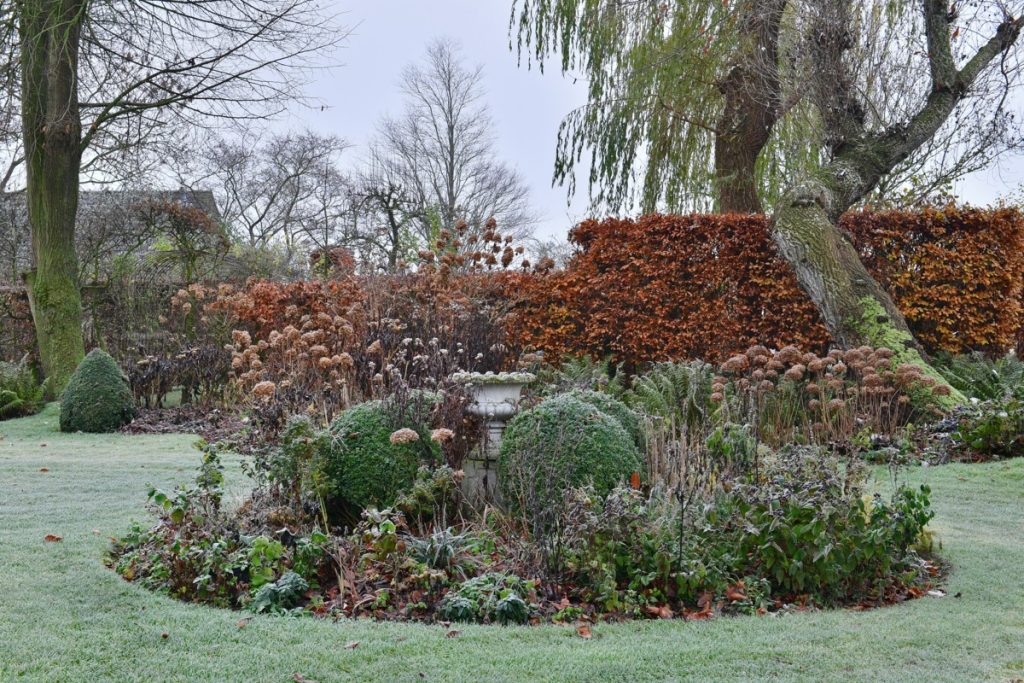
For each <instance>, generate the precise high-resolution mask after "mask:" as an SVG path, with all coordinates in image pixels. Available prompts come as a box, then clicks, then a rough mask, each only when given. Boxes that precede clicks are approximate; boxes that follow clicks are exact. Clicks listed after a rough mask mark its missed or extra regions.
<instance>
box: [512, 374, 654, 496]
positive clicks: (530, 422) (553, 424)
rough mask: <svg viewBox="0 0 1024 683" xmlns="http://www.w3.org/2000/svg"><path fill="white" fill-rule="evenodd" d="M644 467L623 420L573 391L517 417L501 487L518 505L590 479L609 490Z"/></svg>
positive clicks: (600, 490) (602, 489)
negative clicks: (575, 395) (601, 409)
mask: <svg viewBox="0 0 1024 683" xmlns="http://www.w3.org/2000/svg"><path fill="white" fill-rule="evenodd" d="M640 470H641V464H640V453H639V451H638V450H637V447H636V444H635V443H633V439H632V438H631V437H630V435H629V432H627V431H626V429H625V428H624V427H623V426H622V425H621V424H620V423H619V421H618V420H616V419H615V418H613V417H610V416H609V415H607V414H605V413H604V412H602V411H600V410H598V409H597V408H595V407H594V406H593V405H591V404H590V403H586V402H584V401H581V400H580V399H578V398H576V397H574V396H572V395H569V394H562V395H560V396H555V397H554V398H549V399H547V400H546V401H543V402H542V403H540V404H538V405H537V406H536V407H534V408H531V409H530V410H525V411H523V412H521V413H519V414H518V415H516V416H515V417H514V418H512V419H511V420H510V421H509V423H508V427H507V428H506V430H505V435H504V436H503V437H502V441H501V450H500V452H499V454H498V479H499V481H500V482H501V491H502V494H503V495H504V497H505V500H506V502H507V503H508V504H509V505H511V506H512V507H514V508H522V507H523V506H524V505H528V506H530V507H531V508H532V507H534V505H537V504H540V505H543V504H546V503H549V502H550V503H553V502H555V501H557V500H560V499H561V497H562V494H563V492H564V491H565V490H566V489H567V488H571V487H574V486H582V485H585V484H592V485H593V486H594V489H595V491H596V492H597V493H598V494H599V495H604V494H606V493H608V492H609V491H610V490H611V489H612V488H614V487H615V485H616V484H618V483H620V482H623V481H626V480H628V479H629V477H630V475H631V474H632V473H633V472H639V471H640Z"/></svg>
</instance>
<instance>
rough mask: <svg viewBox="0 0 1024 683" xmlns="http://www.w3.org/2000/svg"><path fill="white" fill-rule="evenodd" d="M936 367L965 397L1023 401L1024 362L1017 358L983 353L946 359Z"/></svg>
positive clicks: (940, 360)
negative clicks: (994, 357) (989, 356)
mask: <svg viewBox="0 0 1024 683" xmlns="http://www.w3.org/2000/svg"><path fill="white" fill-rule="evenodd" d="M935 367H936V368H937V369H938V370H939V372H941V373H942V375H943V377H945V378H946V381H948V382H949V383H950V384H951V385H953V386H954V387H956V388H957V389H959V390H960V391H961V392H962V393H963V394H964V395H965V396H968V397H970V398H975V399H978V400H979V401H1000V400H1004V399H1009V398H1015V399H1017V400H1020V401H1024V362H1021V360H1020V359H1019V358H1017V357H1016V356H1004V357H1003V358H998V359H995V360H993V359H991V358H988V357H987V356H985V355H983V354H980V353H973V354H969V355H965V356H945V357H942V358H940V359H939V362H937V363H936V364H935Z"/></svg>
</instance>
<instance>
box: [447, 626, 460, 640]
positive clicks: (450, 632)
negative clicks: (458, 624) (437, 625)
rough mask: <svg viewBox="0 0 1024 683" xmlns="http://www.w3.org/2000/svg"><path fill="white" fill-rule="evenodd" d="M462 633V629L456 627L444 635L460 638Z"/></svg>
mask: <svg viewBox="0 0 1024 683" xmlns="http://www.w3.org/2000/svg"><path fill="white" fill-rule="evenodd" d="M461 633H462V631H459V630H458V629H454V628H453V629H451V630H449V631H448V633H445V634H444V637H445V638H458V637H459V635H460V634H461Z"/></svg>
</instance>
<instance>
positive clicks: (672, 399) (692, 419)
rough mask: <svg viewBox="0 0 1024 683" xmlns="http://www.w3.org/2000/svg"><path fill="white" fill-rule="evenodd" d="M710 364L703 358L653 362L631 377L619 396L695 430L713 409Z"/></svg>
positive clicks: (638, 408)
mask: <svg viewBox="0 0 1024 683" xmlns="http://www.w3.org/2000/svg"><path fill="white" fill-rule="evenodd" d="M713 376H714V368H713V367H712V366H711V365H710V364H708V363H705V362H704V361H692V362H689V363H683V362H676V363H671V362H665V363H656V364H655V365H654V366H652V367H651V369H649V370H648V371H647V372H645V373H643V374H642V375H640V376H638V377H636V378H634V380H633V384H632V387H631V388H630V390H629V391H627V392H626V393H625V394H624V395H623V400H625V401H626V403H628V404H629V405H631V406H633V407H634V408H636V409H637V410H640V411H642V412H644V413H646V414H647V415H651V416H654V417H659V418H661V419H662V420H665V421H667V422H672V423H674V424H676V425H677V426H679V427H680V428H685V429H686V431H688V432H691V433H699V432H700V431H701V430H702V429H703V428H704V425H705V423H707V422H708V421H709V418H710V416H711V414H712V413H713V412H714V411H713V406H712V405H711V384H712V378H713Z"/></svg>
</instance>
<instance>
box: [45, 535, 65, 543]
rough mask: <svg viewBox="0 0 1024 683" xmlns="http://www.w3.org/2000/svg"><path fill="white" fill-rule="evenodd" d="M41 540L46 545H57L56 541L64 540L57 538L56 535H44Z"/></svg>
mask: <svg viewBox="0 0 1024 683" xmlns="http://www.w3.org/2000/svg"><path fill="white" fill-rule="evenodd" d="M43 540H44V541H46V542H47V543H57V542H58V541H63V540H64V539H63V538H62V537H61V536H58V535H57V534H46V535H45V536H43Z"/></svg>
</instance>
